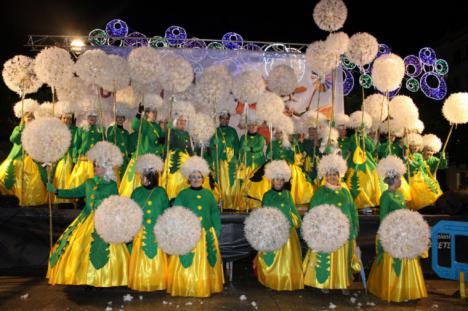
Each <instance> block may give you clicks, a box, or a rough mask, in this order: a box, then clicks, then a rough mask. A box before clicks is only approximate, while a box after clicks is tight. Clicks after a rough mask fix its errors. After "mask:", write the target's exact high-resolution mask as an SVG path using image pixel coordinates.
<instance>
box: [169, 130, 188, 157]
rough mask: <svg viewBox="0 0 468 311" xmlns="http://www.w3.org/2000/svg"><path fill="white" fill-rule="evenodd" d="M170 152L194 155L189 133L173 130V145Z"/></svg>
mask: <svg viewBox="0 0 468 311" xmlns="http://www.w3.org/2000/svg"><path fill="white" fill-rule="evenodd" d="M169 150H176V151H183V152H186V153H188V154H190V155H193V150H192V144H191V143H190V135H189V133H188V132H187V131H182V130H179V129H178V128H173V129H171V144H170V145H169Z"/></svg>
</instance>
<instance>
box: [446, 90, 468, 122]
mask: <svg viewBox="0 0 468 311" xmlns="http://www.w3.org/2000/svg"><path fill="white" fill-rule="evenodd" d="M442 113H443V115H444V117H445V118H446V119H447V121H449V122H450V123H453V124H464V123H468V93H466V92H460V93H453V94H451V95H450V96H449V97H448V98H447V99H446V100H445V102H444V105H443V106H442Z"/></svg>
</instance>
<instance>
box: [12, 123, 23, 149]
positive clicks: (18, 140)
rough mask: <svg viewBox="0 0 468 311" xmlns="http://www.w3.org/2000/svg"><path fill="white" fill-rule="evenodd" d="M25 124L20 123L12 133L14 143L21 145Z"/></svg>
mask: <svg viewBox="0 0 468 311" xmlns="http://www.w3.org/2000/svg"><path fill="white" fill-rule="evenodd" d="M23 128H24V126H22V125H18V126H16V127H15V129H14V130H13V132H12V133H11V135H10V141H11V142H12V143H13V144H17V145H20V144H21V132H22V131H23Z"/></svg>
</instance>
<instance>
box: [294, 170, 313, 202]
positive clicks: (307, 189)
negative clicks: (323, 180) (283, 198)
mask: <svg viewBox="0 0 468 311" xmlns="http://www.w3.org/2000/svg"><path fill="white" fill-rule="evenodd" d="M289 167H290V168H291V196H292V198H293V201H294V204H296V205H301V204H309V203H310V200H311V199H312V196H313V194H314V187H313V186H312V184H311V183H310V182H308V181H307V178H306V176H305V174H304V172H303V171H302V169H301V168H300V167H299V166H298V165H296V164H293V165H290V166H289Z"/></svg>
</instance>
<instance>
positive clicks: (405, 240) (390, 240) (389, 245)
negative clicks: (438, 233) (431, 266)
mask: <svg viewBox="0 0 468 311" xmlns="http://www.w3.org/2000/svg"><path fill="white" fill-rule="evenodd" d="M430 233H431V232H430V229H429V225H428V224H427V222H426V221H425V220H424V218H423V217H422V216H421V214H419V213H418V212H414V211H410V210H407V209H401V210H397V211H394V212H391V213H390V214H388V215H387V216H386V217H385V218H384V220H383V221H382V223H381V224H380V227H379V231H378V234H379V236H380V240H381V242H382V247H383V249H384V250H385V251H386V252H387V253H389V254H390V255H391V256H392V257H394V258H399V259H403V258H408V259H413V258H416V257H418V256H421V255H422V254H423V253H424V252H425V251H426V250H427V248H428V247H429V238H430Z"/></svg>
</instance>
